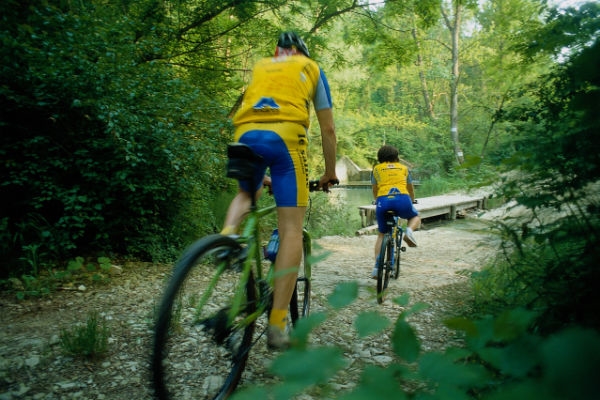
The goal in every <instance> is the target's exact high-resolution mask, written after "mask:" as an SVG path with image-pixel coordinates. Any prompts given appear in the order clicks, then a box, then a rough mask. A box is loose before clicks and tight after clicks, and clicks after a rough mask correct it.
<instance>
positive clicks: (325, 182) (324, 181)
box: [319, 175, 340, 192]
mask: <svg viewBox="0 0 600 400" xmlns="http://www.w3.org/2000/svg"><path fill="white" fill-rule="evenodd" d="M339 183H340V181H339V179H338V178H337V176H335V175H333V176H330V175H323V176H322V177H321V179H319V188H321V190H323V191H324V192H329V188H330V187H332V186H333V185H339Z"/></svg>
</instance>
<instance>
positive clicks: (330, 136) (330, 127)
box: [317, 108, 338, 184]
mask: <svg viewBox="0 0 600 400" xmlns="http://www.w3.org/2000/svg"><path fill="white" fill-rule="evenodd" d="M317 119H318V121H319V128H320V129H321V140H322V145H323V157H324V158H325V173H324V174H323V176H322V177H321V179H320V180H319V181H320V183H321V184H324V183H326V182H330V181H335V180H337V179H338V178H337V175H336V173H335V161H336V160H335V157H336V151H337V139H336V135H335V123H334V121H333V111H332V109H331V108H324V109H322V110H319V111H317Z"/></svg>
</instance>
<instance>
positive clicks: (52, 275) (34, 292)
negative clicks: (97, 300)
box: [0, 257, 112, 300]
mask: <svg viewBox="0 0 600 400" xmlns="http://www.w3.org/2000/svg"><path fill="white" fill-rule="evenodd" d="M111 268H112V263H111V260H110V259H109V258H107V257H98V258H97V259H96V260H95V261H92V260H89V259H85V258H84V257H75V258H74V259H71V260H69V261H68V262H67V264H66V267H65V268H54V269H53V268H48V269H46V270H44V271H40V273H38V274H37V275H30V274H22V275H20V276H18V277H17V276H13V277H10V278H8V279H6V280H2V281H0V286H1V287H2V288H3V289H5V290H7V291H9V292H14V293H15V296H16V297H17V299H19V300H23V299H26V298H30V297H42V296H46V295H49V294H51V293H53V292H54V291H55V290H56V289H57V288H59V287H61V288H65V289H72V288H75V287H77V286H78V285H84V286H86V285H94V284H105V283H107V282H109V281H110V270H111Z"/></svg>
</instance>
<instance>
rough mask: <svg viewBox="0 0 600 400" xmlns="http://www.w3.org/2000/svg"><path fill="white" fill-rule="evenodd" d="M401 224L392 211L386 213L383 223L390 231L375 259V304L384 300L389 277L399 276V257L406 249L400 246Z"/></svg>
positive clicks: (385, 236)
mask: <svg viewBox="0 0 600 400" xmlns="http://www.w3.org/2000/svg"><path fill="white" fill-rule="evenodd" d="M401 222H402V219H401V218H400V217H398V216H397V215H395V213H394V212H393V211H388V212H387V213H386V219H385V223H386V225H387V226H388V227H390V228H391V229H390V230H389V231H388V232H387V233H386V234H385V235H384V236H383V240H382V242H381V250H380V251H379V256H378V257H377V302H378V303H379V304H381V303H383V301H384V300H385V292H386V290H387V287H388V283H389V281H390V275H391V276H392V277H393V278H394V279H398V276H399V275H400V256H401V253H402V252H404V251H406V247H405V246H403V245H402V237H403V236H404V229H403V228H402V224H401Z"/></svg>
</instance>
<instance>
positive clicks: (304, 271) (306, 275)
mask: <svg viewBox="0 0 600 400" xmlns="http://www.w3.org/2000/svg"><path fill="white" fill-rule="evenodd" d="M311 251H312V244H311V238H310V234H309V233H308V231H306V230H304V232H303V238H302V261H301V262H300V268H299V269H298V278H297V279H296V287H295V288H294V293H293V294H292V298H291V300H290V318H291V320H292V325H294V326H295V325H296V322H297V321H298V318H302V317H306V316H307V315H308V314H309V312H310V293H311V279H312V266H311V258H310V256H311Z"/></svg>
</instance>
